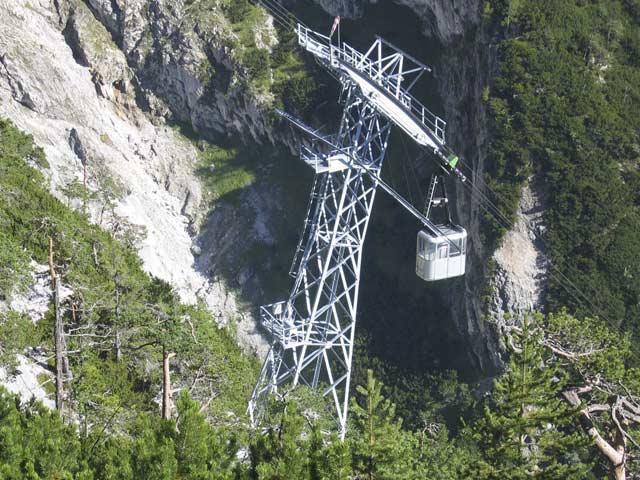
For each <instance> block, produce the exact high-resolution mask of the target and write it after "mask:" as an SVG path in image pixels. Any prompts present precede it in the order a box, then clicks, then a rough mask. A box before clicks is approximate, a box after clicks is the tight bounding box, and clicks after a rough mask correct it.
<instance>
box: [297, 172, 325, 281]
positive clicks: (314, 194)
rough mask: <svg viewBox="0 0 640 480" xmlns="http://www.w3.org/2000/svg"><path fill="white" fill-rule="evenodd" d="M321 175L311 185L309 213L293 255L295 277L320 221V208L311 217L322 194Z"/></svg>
mask: <svg viewBox="0 0 640 480" xmlns="http://www.w3.org/2000/svg"><path fill="white" fill-rule="evenodd" d="M319 177H320V175H314V176H313V185H312V187H311V195H310V197H309V205H308V206H307V214H306V215H305V220H304V227H303V229H302V235H300V240H299V241H298V246H297V247H296V252H295V254H294V255H293V261H292V262H291V268H290V269H289V276H290V277H293V278H296V277H297V276H298V273H299V272H300V265H301V264H302V254H303V253H304V251H305V246H306V243H307V240H308V239H309V238H310V237H311V236H312V235H313V233H314V230H315V225H317V223H318V222H317V221H316V219H317V216H318V214H319V212H318V209H317V208H316V211H315V212H314V214H313V218H311V211H312V210H313V209H314V208H315V207H316V204H317V200H318V197H319V196H320V192H319V189H320V188H321V185H322V183H323V182H322V181H319V180H318V178H319Z"/></svg>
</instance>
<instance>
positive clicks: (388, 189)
mask: <svg viewBox="0 0 640 480" xmlns="http://www.w3.org/2000/svg"><path fill="white" fill-rule="evenodd" d="M275 111H276V113H277V114H278V115H280V116H281V117H283V118H285V119H286V120H288V121H289V122H290V123H291V124H293V125H294V126H295V127H297V128H298V129H300V130H302V131H303V132H305V133H307V134H309V135H311V136H312V137H314V138H315V139H317V140H320V141H321V142H323V143H325V144H326V145H328V146H330V147H331V148H332V149H334V150H336V151H338V152H340V153H342V154H344V155H345V156H347V157H348V158H350V159H351V160H352V161H353V163H355V164H356V165H357V166H359V167H360V168H362V169H363V170H364V171H365V172H366V173H367V174H368V175H369V176H370V177H371V178H372V179H373V181H374V182H376V183H377V184H378V185H379V186H380V187H381V188H382V189H383V190H384V191H385V192H387V194H389V196H391V197H392V198H393V199H394V200H396V201H397V202H398V203H399V204H400V205H402V206H403V207H404V208H405V209H406V210H407V211H408V212H409V213H411V214H412V215H413V216H414V217H416V218H417V219H418V220H419V221H420V222H422V224H423V225H424V226H425V227H426V228H427V229H428V230H429V231H430V232H431V233H432V234H433V235H435V236H440V237H444V238H445V239H446V241H447V243H448V244H449V245H450V246H451V247H452V248H453V249H454V251H456V252H459V251H460V247H459V246H458V245H456V244H455V242H452V241H451V240H450V239H449V237H448V236H447V235H445V234H444V232H443V231H442V230H441V229H440V228H438V226H437V225H436V224H434V223H433V222H432V221H431V220H429V219H428V218H427V217H425V216H424V215H423V214H422V213H421V212H420V211H419V210H418V209H417V208H416V207H414V206H413V205H412V204H411V203H410V202H409V201H407V199H406V198H404V197H403V196H402V195H400V194H399V193H398V192H396V191H395V190H394V189H393V188H392V187H391V186H390V185H389V184H387V183H386V182H385V181H384V180H382V178H380V176H379V175H378V174H377V173H375V172H372V171H371V169H370V168H369V167H367V166H366V165H365V164H363V163H362V162H361V161H360V159H358V158H357V157H356V156H355V155H353V154H352V153H351V152H350V151H349V150H346V149H344V148H341V147H339V146H337V145H335V144H334V143H333V142H331V140H329V137H327V136H322V135H320V134H318V133H317V131H316V130H314V129H313V128H311V127H310V126H309V125H307V124H305V123H304V122H302V121H301V120H300V119H298V118H296V117H294V116H293V115H291V114H290V113H287V112H285V111H283V110H280V109H278V108H276V109H275ZM340 161H341V162H343V163H344V164H345V165H347V166H350V165H349V163H348V162H346V161H344V160H342V159H340Z"/></svg>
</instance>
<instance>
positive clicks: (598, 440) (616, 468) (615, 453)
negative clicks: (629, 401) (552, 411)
mask: <svg viewBox="0 0 640 480" xmlns="http://www.w3.org/2000/svg"><path fill="white" fill-rule="evenodd" d="M578 391H580V389H572V390H566V391H564V392H562V395H563V397H564V398H565V400H566V401H567V402H568V403H569V405H571V406H572V407H574V408H580V407H583V408H582V409H581V410H580V424H581V425H582V428H583V429H584V431H585V432H586V434H587V435H589V437H591V439H592V440H593V443H595V445H596V447H597V448H598V450H600V453H602V454H603V455H604V457H605V458H606V459H607V460H608V461H609V463H610V465H611V471H612V473H613V477H614V478H615V480H626V478H627V471H626V470H627V469H626V448H625V443H626V442H625V438H624V435H622V434H621V433H620V432H617V433H616V438H615V439H614V445H612V444H611V443H610V442H608V441H607V440H606V439H605V438H604V437H603V436H602V435H601V434H600V431H599V430H598V428H597V427H596V425H595V424H594V423H593V420H592V419H591V414H592V413H593V411H596V410H595V409H596V408H597V409H599V410H602V408H605V409H606V407H607V405H604V406H600V405H595V406H593V407H592V408H591V411H590V408H589V406H584V404H583V403H582V401H581V400H580V397H579V396H578Z"/></svg>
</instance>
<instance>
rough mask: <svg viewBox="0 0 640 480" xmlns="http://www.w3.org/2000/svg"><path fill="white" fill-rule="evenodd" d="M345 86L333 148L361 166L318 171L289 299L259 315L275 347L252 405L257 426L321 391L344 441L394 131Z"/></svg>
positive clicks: (353, 88) (320, 154)
mask: <svg viewBox="0 0 640 480" xmlns="http://www.w3.org/2000/svg"><path fill="white" fill-rule="evenodd" d="M343 86H344V94H345V95H343V96H342V98H343V99H344V112H343V116H342V120H341V125H340V130H339V133H338V135H337V137H336V139H335V144H336V145H337V146H338V147H340V148H341V149H343V150H348V151H350V152H351V155H352V156H353V157H355V158H357V159H358V161H357V163H356V162H353V160H349V158H348V157H344V155H342V157H343V158H346V161H347V162H350V163H349V165H348V168H340V169H330V168H329V169H328V168H322V169H316V175H315V177H314V183H313V188H312V191H311V198H310V200H309V209H308V213H307V218H306V220H305V223H304V231H303V234H302V236H301V239H300V244H299V246H298V249H297V251H296V254H295V256H294V261H293V264H292V267H291V271H290V274H291V275H292V276H293V277H294V278H295V281H294V284H293V288H292V290H291V294H290V296H289V298H288V299H287V300H286V301H283V302H278V303H275V304H271V305H267V306H264V307H262V308H261V319H262V323H263V325H264V326H265V328H267V329H268V330H269V331H270V332H271V334H272V336H273V343H272V346H271V349H270V351H269V354H268V356H267V358H266V360H265V362H264V365H263V367H262V371H261V373H260V377H259V379H258V382H257V384H256V387H255V389H254V391H253V394H252V396H251V399H250V401H249V414H250V416H251V421H252V424H253V425H254V426H257V425H258V424H259V423H260V421H261V420H262V417H263V415H264V414H265V412H266V402H267V401H268V400H267V397H268V395H269V394H271V393H273V392H276V391H278V390H279V389H282V388H283V386H284V385H285V384H287V385H290V387H291V388H292V387H295V386H296V385H298V384H302V385H307V386H309V387H311V388H318V389H322V392H323V395H325V396H329V397H330V398H331V401H332V403H333V405H334V407H335V412H336V418H337V423H338V429H339V433H340V436H341V438H344V435H345V433H346V427H347V412H348V409H349V388H350V380H351V363H352V359H353V345H354V332H355V324H356V312H357V308H358V287H359V282H360V266H361V261H362V247H363V243H364V239H365V235H366V232H367V226H368V224H369V218H370V215H371V209H372V207H373V201H374V198H375V194H376V188H377V186H378V182H377V180H376V177H377V176H378V174H379V172H380V169H381V167H382V162H383V160H384V155H385V151H386V148H387V141H388V137H389V131H390V124H389V121H388V120H387V119H385V118H384V117H382V116H381V115H380V113H379V111H378V109H377V108H376V107H375V105H373V104H372V103H371V102H369V101H368V100H367V99H366V98H363V97H362V95H361V90H360V89H359V88H358V87H357V86H356V85H355V84H354V83H352V82H350V81H345V82H344V83H343ZM305 148H306V150H307V152H308V151H309V148H308V147H305ZM315 148H316V149H317V150H316V151H315V152H314V153H315V155H316V156H314V158H323V157H324V158H327V159H331V158H334V157H335V155H336V152H322V151H321V145H316V146H315ZM343 161H344V160H343ZM316 163H317V162H316ZM364 167H366V170H365V168H364ZM367 171H369V172H370V173H373V174H374V175H371V174H369V173H367Z"/></svg>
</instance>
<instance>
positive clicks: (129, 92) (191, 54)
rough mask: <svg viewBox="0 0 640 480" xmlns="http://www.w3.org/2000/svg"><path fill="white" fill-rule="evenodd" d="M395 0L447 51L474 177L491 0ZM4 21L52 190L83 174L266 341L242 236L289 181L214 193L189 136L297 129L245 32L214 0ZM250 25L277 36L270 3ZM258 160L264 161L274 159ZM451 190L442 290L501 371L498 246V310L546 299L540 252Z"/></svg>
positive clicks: (447, 81) (425, 37) (2, 95)
mask: <svg viewBox="0 0 640 480" xmlns="http://www.w3.org/2000/svg"><path fill="white" fill-rule="evenodd" d="M318 3H319V4H320V5H321V6H322V7H323V8H324V9H325V10H326V11H327V12H328V13H330V14H334V15H335V14H340V15H343V16H346V17H350V18H362V17H363V16H364V18H365V19H367V18H368V17H367V15H370V13H368V10H367V6H368V3H367V2H365V1H364V0H362V1H353V0H318ZM398 3H399V4H401V5H402V7H401V8H402V11H401V12H400V13H399V15H401V16H402V15H405V17H406V18H407V19H409V17H412V19H413V20H415V18H416V17H417V19H418V20H419V30H420V31H417V30H416V31H415V32H409V33H408V34H407V35H410V37H411V42H414V45H415V47H416V48H419V49H420V50H421V51H422V50H425V49H426V50H433V51H437V52H438V54H437V55H435V60H434V65H433V66H434V76H435V81H434V85H437V87H436V88H437V97H438V98H439V99H440V101H441V104H442V111H443V112H444V116H445V118H446V119H447V121H448V131H447V134H448V139H449V143H450V144H451V145H452V146H453V148H454V149H455V150H456V151H458V152H460V153H461V156H462V157H463V158H464V161H465V163H466V164H467V165H468V166H469V167H470V168H471V172H470V173H469V176H470V178H471V179H472V180H473V179H477V178H481V177H482V175H483V173H484V170H485V160H486V146H487V119H486V113H485V106H484V104H483V102H482V92H483V90H484V89H485V87H486V86H487V85H488V82H489V78H490V76H491V75H492V74H493V73H494V72H495V70H496V65H495V62H496V59H495V51H494V50H493V49H492V47H491V39H490V37H489V35H488V33H487V32H486V30H485V28H484V27H483V22H482V16H481V7H482V2H481V1H479V0H474V1H458V0H456V1H452V2H439V1H435V0H400V1H399V2H398ZM384 8H389V9H394V10H396V9H397V7H396V6H395V5H394V4H391V3H390V4H389V5H388V6H382V5H380V6H379V8H378V10H377V12H380V11H384ZM381 9H382V10H381ZM403 12H405V13H403ZM377 14H379V13H377ZM377 20H378V23H379V22H382V21H383V20H384V19H383V18H379V19H377ZM0 24H2V29H0V99H1V104H0V115H1V116H4V117H8V118H10V119H11V120H13V121H14V122H15V123H16V124H17V126H18V127H20V128H21V129H23V130H25V131H27V132H29V133H31V134H32V135H33V136H34V137H35V140H36V142H37V143H38V144H39V145H41V146H42V147H43V148H44V149H45V152H46V154H47V157H48V159H49V162H50V168H49V170H48V171H47V172H46V173H47V174H48V177H49V178H50V179H51V188H52V190H53V191H54V192H56V194H57V195H58V196H59V197H60V198H63V199H65V201H68V202H69V203H71V204H72V205H74V206H76V207H78V208H83V205H82V202H81V201H80V200H79V199H78V198H77V197H74V196H73V195H72V194H70V193H69V192H71V191H72V190H73V189H72V188H70V187H72V186H73V185H74V184H78V183H80V184H85V185H86V186H87V188H88V189H89V191H91V192H92V195H91V199H90V200H89V204H88V206H87V207H86V208H87V209H88V212H89V214H90V215H91V218H92V219H93V221H95V222H97V223H100V224H102V225H103V226H105V227H106V228H109V229H111V230H112V231H113V232H114V233H115V234H117V235H121V236H122V238H125V239H127V240H128V241H134V242H136V245H137V246H138V250H139V251H140V255H141V257H142V259H143V261H144V265H145V268H146V269H147V270H148V271H149V272H150V273H152V274H154V275H156V276H158V277H160V278H163V279H165V280H167V281H170V282H171V283H172V284H173V285H174V286H175V287H176V289H177V290H178V291H179V292H180V294H181V295H182V297H183V298H184V299H185V300H188V301H195V299H196V298H201V299H204V300H205V301H206V303H207V304H208V305H209V307H210V308H211V309H212V310H213V311H214V312H216V313H217V315H218V317H219V319H220V321H221V323H225V322H227V321H230V320H236V321H238V320H241V321H240V322H239V323H238V330H239V333H240V334H241V335H242V341H243V342H245V343H247V344H249V345H250V346H251V348H252V349H254V350H260V351H263V350H264V347H265V343H264V341H263V340H261V337H260V335H259V334H258V333H257V332H256V327H255V322H254V321H253V319H252V315H251V312H252V311H254V308H255V305H256V303H257V302H258V301H259V300H260V294H259V291H260V290H261V289H262V287H263V285H261V282H264V280H260V279H259V278H257V277H256V276H255V271H254V270H255V269H254V268H252V266H251V265H248V264H246V263H247V262H248V260H247V258H250V257H240V256H238V254H237V252H238V250H239V245H244V246H245V247H244V250H247V248H249V247H247V244H248V243H251V242H253V243H255V242H256V240H257V242H258V245H259V246H261V248H263V249H268V250H269V249H270V250H269V251H272V250H273V249H274V248H275V246H276V244H277V243H278V240H277V238H278V235H281V234H282V232H280V231H278V229H279V228H280V227H279V225H281V224H282V222H279V221H278V218H280V217H282V214H283V206H282V203H283V192H282V191H281V190H282V189H280V188H278V187H274V186H273V185H269V184H264V183H263V184H260V183H257V184H255V185H252V186H248V187H247V188H244V189H243V190H242V193H241V197H240V200H239V202H238V205H240V207H238V205H232V204H229V203H220V204H219V205H214V206H213V208H212V205H211V204H210V203H207V202H206V201H204V199H205V198H206V197H207V195H206V194H207V192H206V191H205V190H206V188H204V187H203V183H202V179H201V178H200V176H198V175H197V173H196V171H197V170H198V166H199V158H200V153H201V152H200V150H199V148H198V142H197V141H193V138H208V139H220V138H226V137H229V136H239V137H241V138H243V139H244V141H245V142H250V143H251V142H272V141H275V142H276V143H281V142H283V141H285V142H289V137H288V135H283V134H281V133H278V132H275V131H274V130H272V129H271V128H270V127H269V123H268V121H267V119H266V116H265V115H264V113H263V112H264V110H265V109H264V106H265V105H266V104H268V102H269V98H268V97H269V95H268V93H265V92H263V91H259V90H256V89H252V88H251V87H250V86H247V83H246V82H245V81H243V76H244V77H246V76H245V75H244V73H245V71H244V69H245V67H244V66H243V65H242V62H240V61H239V57H238V48H237V45H238V41H239V39H238V35H239V34H238V32H236V31H234V29H233V28H230V25H229V22H227V21H226V20H225V18H224V15H222V13H221V11H220V10H219V5H218V3H217V2H182V1H180V2H173V1H168V0H160V1H154V2H148V1H145V0H134V1H126V2H125V1H121V0H113V1H111V0H109V1H106V0H87V1H86V2H82V1H80V0H38V1H36V2H33V1H29V2H27V1H26V0H8V1H7V2H5V3H4V4H3V6H2V7H1V8H0ZM366 25H367V23H365V22H363V26H364V27H365V28H366ZM394 28H395V27H394ZM375 33H376V32H374V31H371V32H370V36H371V37H373V35H374V34H375ZM252 34H253V35H254V36H255V43H256V44H257V45H259V46H260V48H264V49H267V50H268V49H271V48H272V47H273V45H275V42H276V41H277V40H276V38H275V35H274V30H273V23H272V20H271V19H269V18H268V17H265V21H264V22H262V23H260V27H259V28H256V29H255V31H254V32H252ZM411 51H412V52H413V49H412V50H411ZM328 100H330V99H328ZM178 127H180V128H178ZM184 133H187V134H188V135H189V136H190V137H191V139H189V138H187V137H185V135H184ZM276 137H277V138H276ZM261 168H262V170H261V172H262V173H263V174H265V175H268V171H269V165H268V164H265V165H263V166H262V167H261ZM534 190H535V189H534ZM456 196H457V201H456V208H457V214H458V215H457V216H458V218H459V219H460V221H461V223H463V224H464V225H465V226H466V227H467V228H468V230H469V233H470V244H469V247H470V252H471V254H470V257H469V264H468V270H469V274H468V275H467V276H466V277H465V278H464V280H461V281H459V282H457V283H455V288H454V289H452V288H448V287H436V289H435V290H436V291H437V293H438V295H439V297H440V302H442V303H443V304H445V305H447V308H446V310H447V312H448V313H447V316H448V317H449V318H448V319H447V320H446V323H447V324H451V325H454V326H455V331H456V333H455V335H456V336H458V337H459V338H460V339H462V342H463V343H464V344H465V345H467V346H468V348H466V349H465V355H466V356H467V358H466V360H465V361H466V362H467V363H468V364H469V365H472V366H473V367H474V368H475V369H477V370H482V371H484V372H489V373H490V372H492V371H494V370H495V369H496V368H499V366H500V363H501V360H500V351H501V348H500V345H499V342H498V340H497V338H498V337H497V335H496V332H495V330H496V329H495V328H494V325H493V324H492V323H490V322H487V321H486V319H485V315H486V313H487V311H486V308H485V307H486V305H487V303H486V302H485V300H484V299H483V296H484V295H485V292H486V288H487V286H486V285H487V282H488V280H487V278H486V277H487V274H488V267H487V265H488V262H487V259H488V258H489V257H491V256H492V255H493V256H494V259H495V263H496V265H497V268H496V270H495V272H496V273H495V276H494V278H493V280H491V281H490V286H491V289H492V292H493V293H492V294H491V299H492V300H491V301H489V302H488V305H489V306H490V307H491V308H492V311H493V312H494V313H496V314H497V315H498V316H500V315H501V312H505V311H522V310H524V309H526V308H529V307H535V306H537V305H538V304H539V301H540V300H539V299H540V282H541V280H540V279H541V278H543V268H542V266H541V265H540V258H539V255H538V253H536V252H537V251H536V248H537V246H536V245H535V243H534V242H532V241H530V242H529V243H527V241H526V240H523V238H524V239H526V238H527V235H526V234H525V233H524V232H525V230H524V229H523V227H522V225H521V224H520V223H518V224H517V225H516V228H515V230H516V231H519V232H520V233H517V232H515V233H514V234H513V235H512V234H509V235H508V236H507V238H506V239H505V241H504V243H503V246H502V247H501V248H500V249H499V250H498V252H496V253H495V254H494V253H493V252H488V251H486V248H484V247H483V244H482V241H481V232H480V216H481V214H482V211H481V208H480V206H479V204H478V200H477V197H475V196H472V195H470V194H469V192H468V191H467V190H465V189H464V188H462V187H460V186H459V187H458V188H457V191H456ZM301 198H302V195H301ZM536 208H538V207H536V204H535V198H534V197H532V196H531V195H524V196H523V202H522V205H521V209H520V212H519V215H520V218H521V219H525V218H526V216H527V215H530V214H531V211H532V209H533V210H535V209H536ZM247 212H249V213H248V214H247ZM296 220H297V219H296ZM523 221H524V220H523ZM289 223H291V222H289ZM287 228H290V229H294V230H295V229H296V228H297V224H295V225H289V226H288V227H287ZM411 242H413V240H411ZM521 251H525V252H526V255H521V254H520V252H521ZM225 257H229V258H232V259H233V262H235V263H236V264H237V268H236V269H235V271H234V272H233V275H232V278H230V276H229V275H228V274H226V275H222V274H220V268H219V266H220V264H221V263H223V262H224V261H225V260H224V258H225ZM287 258H288V257H287ZM280 260H283V259H279V260H278V261H280ZM287 261H288V260H287ZM227 263H228V262H227ZM285 263H286V262H285ZM285 269H286V266H285V267H283V268H282V270H283V271H284V270H285ZM541 275H542V277H541ZM248 290H250V292H249V294H248V295H242V296H240V295H239V292H245V293H246V292H247V291H248ZM256 292H258V293H256ZM461 298H462V301H460V299H461ZM524 299H526V300H524ZM247 300H248V304H247V305H244V303H245V302H246V301H247ZM268 300H272V299H268ZM242 319H244V320H242ZM427 320H428V321H430V319H427ZM431 320H432V319H431Z"/></svg>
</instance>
